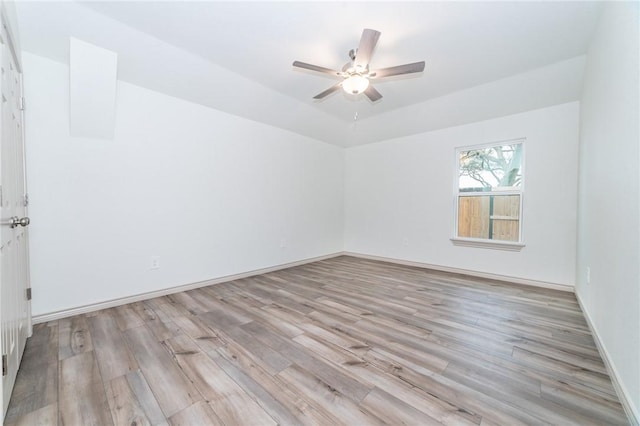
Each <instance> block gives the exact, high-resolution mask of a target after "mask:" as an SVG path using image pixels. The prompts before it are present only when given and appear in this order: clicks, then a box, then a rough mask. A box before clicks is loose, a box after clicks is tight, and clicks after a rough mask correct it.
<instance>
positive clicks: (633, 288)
mask: <svg viewBox="0 0 640 426" xmlns="http://www.w3.org/2000/svg"><path fill="white" fill-rule="evenodd" d="M638 22H640V16H639V13H638V3H637V2H620V3H608V4H607V6H606V8H605V10H604V13H603V16H602V18H601V21H600V24H599V27H598V30H597V32H596V34H595V37H594V40H593V42H592V44H591V47H590V49H589V52H588V56H587V64H586V70H585V80H584V89H583V94H582V101H581V113H580V178H579V216H578V252H577V253H578V254H577V261H578V262H577V282H576V292H577V294H578V297H579V298H580V300H581V301H582V304H583V307H584V309H585V313H586V314H587V316H588V318H589V319H590V320H591V322H592V324H593V326H594V328H595V331H596V333H597V335H598V336H599V338H600V340H601V342H602V344H603V345H604V348H605V350H606V352H607V353H608V358H609V361H610V362H611V364H612V367H613V369H614V370H615V371H616V375H617V377H618V379H619V381H620V384H621V387H622V388H623V392H625V394H626V397H627V398H628V399H629V400H630V402H631V404H633V406H634V407H633V408H632V409H633V410H635V416H636V419H637V420H640V313H639V312H640V269H639V268H640V267H639V264H640V187H639V184H640V183H639V181H640V173H639V172H638V170H639V164H640V150H639V145H640V134H639V130H638V126H639V121H640V119H639V117H640V110H639V108H638V96H639V92H640V87H639V85H638V79H639V77H638V70H639V64H638V49H639V46H638V37H639V34H638ZM587 267H589V268H591V282H590V283H587V279H586V275H587V274H586V269H587Z"/></svg>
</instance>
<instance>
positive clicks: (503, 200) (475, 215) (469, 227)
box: [458, 195, 520, 241]
mask: <svg viewBox="0 0 640 426" xmlns="http://www.w3.org/2000/svg"><path fill="white" fill-rule="evenodd" d="M519 232H520V196H519V195H478V196H460V197H458V237H461V238H482V239H487V240H501V241H519V238H520V235H519Z"/></svg>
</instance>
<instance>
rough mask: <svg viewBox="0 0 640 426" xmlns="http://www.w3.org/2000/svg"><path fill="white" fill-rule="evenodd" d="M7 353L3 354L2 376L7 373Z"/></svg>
mask: <svg viewBox="0 0 640 426" xmlns="http://www.w3.org/2000/svg"><path fill="white" fill-rule="evenodd" d="M7 367H8V366H7V355H6V354H4V355H2V377H4V376H6V375H7Z"/></svg>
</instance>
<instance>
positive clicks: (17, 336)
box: [0, 14, 31, 419]
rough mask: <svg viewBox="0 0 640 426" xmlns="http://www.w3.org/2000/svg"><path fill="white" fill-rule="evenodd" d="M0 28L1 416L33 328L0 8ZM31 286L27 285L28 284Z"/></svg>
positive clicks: (17, 129)
mask: <svg viewBox="0 0 640 426" xmlns="http://www.w3.org/2000/svg"><path fill="white" fill-rule="evenodd" d="M1 21H2V23H1V27H2V28H1V31H0V44H1V46H0V49H1V52H0V55H1V56H2V58H1V61H0V92H1V94H2V97H1V99H0V102H1V109H2V111H1V113H0V216H1V217H0V219H1V224H2V226H0V288H1V290H0V319H1V320H2V370H3V371H2V373H3V376H2V418H3V419H4V416H5V415H6V411H7V406H8V405H9V400H10V398H11V391H12V390H13V385H14V383H15V380H16V374H17V372H18V366H19V365H20V359H21V358H22V352H23V351H24V346H25V343H26V340H27V336H28V335H29V334H31V303H30V302H29V299H30V297H31V296H30V293H27V290H28V289H29V264H28V236H27V225H28V224H29V219H28V217H27V203H28V198H27V195H26V194H27V192H26V179H25V173H24V172H25V168H24V130H23V111H22V109H23V98H22V73H21V70H20V65H19V62H18V59H17V57H16V53H15V50H14V48H13V43H12V40H13V38H12V35H11V33H10V31H9V29H8V26H7V24H6V20H5V19H4V14H2V19H1ZM29 290H30V289H29Z"/></svg>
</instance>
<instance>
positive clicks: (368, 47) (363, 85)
mask: <svg viewBox="0 0 640 426" xmlns="http://www.w3.org/2000/svg"><path fill="white" fill-rule="evenodd" d="M378 38H380V32H379V31H376V30H370V29H365V30H364V31H362V37H361V38H360V45H359V46H358V49H356V50H354V49H352V50H350V51H349V57H350V58H351V61H350V62H347V63H346V64H345V65H344V66H343V67H342V71H337V70H332V69H329V68H325V67H321V66H318V65H311V64H307V63H304V62H300V61H294V63H293V66H294V67H297V68H304V69H307V70H311V71H316V72H320V73H323V74H330V75H333V76H335V77H340V78H342V81H340V82H339V83H337V84H335V85H333V86H331V87H330V88H328V89H327V90H325V91H324V92H322V93H318V94H317V95H316V96H314V97H313V99H323V98H325V97H327V96H328V95H330V94H331V93H333V92H335V91H337V90H339V89H340V88H342V89H343V90H344V91H345V92H347V93H350V94H354V95H357V94H360V93H364V94H365V95H366V96H367V98H369V99H370V100H371V101H372V102H375V101H378V100H380V99H382V95H381V94H380V92H378V91H377V90H376V89H375V88H374V87H373V86H372V85H371V84H370V81H369V80H371V79H378V78H384V77H391V76H394V75H402V74H412V73H418V72H422V71H424V61H421V62H414V63H412V64H405V65H397V66H395V67H389V68H381V69H379V70H375V71H370V70H369V61H370V60H371V55H372V54H373V49H374V48H375V47H376V43H378Z"/></svg>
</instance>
